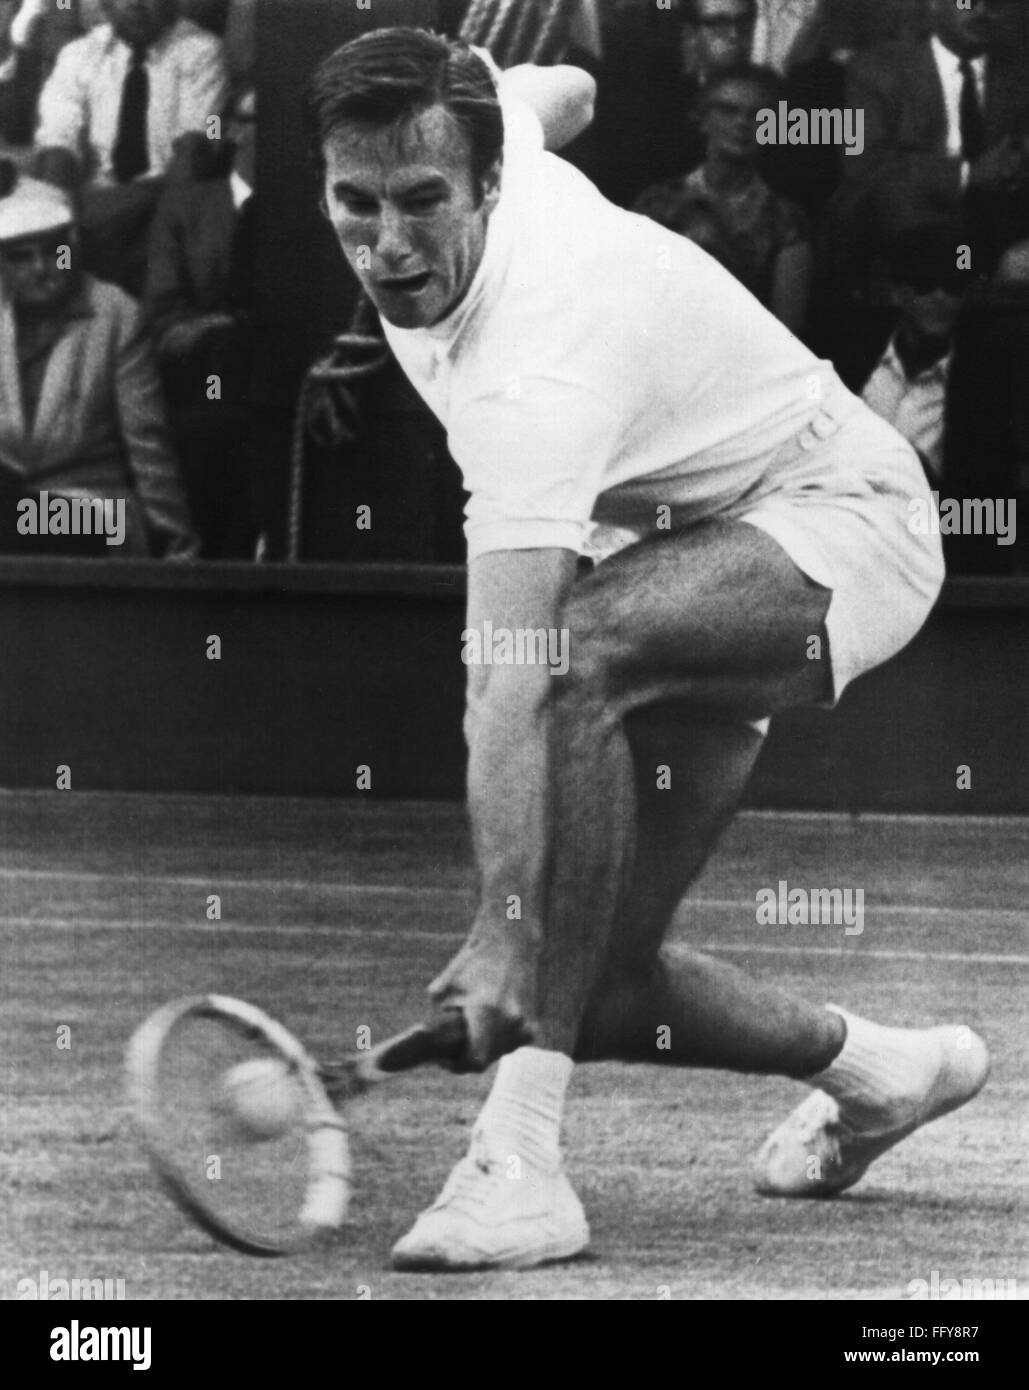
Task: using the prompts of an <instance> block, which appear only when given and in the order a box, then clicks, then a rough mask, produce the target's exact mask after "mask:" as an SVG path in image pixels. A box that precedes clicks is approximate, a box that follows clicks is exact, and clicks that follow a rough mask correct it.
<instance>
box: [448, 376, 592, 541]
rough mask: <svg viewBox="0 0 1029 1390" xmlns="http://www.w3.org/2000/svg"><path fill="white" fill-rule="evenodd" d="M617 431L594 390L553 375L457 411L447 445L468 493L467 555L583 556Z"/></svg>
mask: <svg viewBox="0 0 1029 1390" xmlns="http://www.w3.org/2000/svg"><path fill="white" fill-rule="evenodd" d="M617 429H618V426H617V421H616V418H615V415H614V413H613V411H612V410H611V408H610V407H609V406H608V405H607V404H606V403H605V402H604V400H603V399H602V398H601V397H600V396H599V395H598V394H597V393H596V392H594V391H591V390H589V389H588V388H586V387H580V386H576V385H573V384H569V383H567V382H564V381H560V380H557V379H554V378H547V377H539V378H531V379H526V380H524V381H521V380H519V379H518V378H512V379H511V380H510V381H508V382H507V383H506V384H505V386H504V388H503V389H502V390H498V391H497V392H496V393H495V394H493V395H490V396H482V397H479V398H477V399H475V400H473V401H471V402H469V403H468V404H467V405H465V406H464V407H463V408H461V409H459V410H458V411H457V413H456V415H455V417H454V418H453V419H452V421H451V425H450V431H449V445H450V451H451V453H452V455H453V457H454V459H455V460H456V462H457V463H458V465H459V466H460V468H461V471H462V473H463V475H464V484H465V487H466V488H467V490H468V492H469V493H470V494H471V495H470V498H469V501H468V505H467V508H466V511H465V517H466V521H465V535H466V537H467V541H468V555H469V558H470V559H473V558H475V557H476V556H477V555H482V554H484V553H486V552H487V551H494V550H540V549H545V548H549V547H556V548H559V549H564V550H573V551H575V552H576V553H580V552H581V551H582V549H583V545H584V542H585V537H586V528H587V524H588V522H589V520H590V517H591V515H592V513H593V506H594V503H595V502H596V499H597V494H598V491H599V489H600V483H601V479H602V478H603V475H604V471H605V466H606V465H607V463H608V461H609V459H610V458H611V455H612V452H613V450H614V449H615V448H616V446H617V441H618V435H617Z"/></svg>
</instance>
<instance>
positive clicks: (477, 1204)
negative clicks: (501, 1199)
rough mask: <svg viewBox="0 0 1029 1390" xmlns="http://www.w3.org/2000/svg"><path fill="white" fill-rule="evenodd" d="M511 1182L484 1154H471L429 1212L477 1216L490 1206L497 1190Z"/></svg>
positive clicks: (460, 1165)
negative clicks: (502, 1184) (444, 1210)
mask: <svg viewBox="0 0 1029 1390" xmlns="http://www.w3.org/2000/svg"><path fill="white" fill-rule="evenodd" d="M508 1181H509V1179H508V1177H507V1175H506V1174H505V1173H504V1170H503V1169H502V1168H501V1167H500V1165H499V1164H497V1163H493V1162H491V1161H490V1160H489V1158H487V1157H486V1156H485V1154H483V1153H482V1152H481V1151H480V1152H479V1153H475V1152H474V1151H473V1152H470V1153H468V1154H466V1155H465V1157H464V1158H463V1159H462V1160H461V1162H460V1163H459V1164H458V1165H457V1167H456V1168H455V1169H454V1171H453V1172H452V1173H451V1174H450V1177H449V1178H448V1179H447V1181H446V1184H445V1185H444V1188H443V1191H442V1192H441V1193H440V1195H439V1197H438V1199H437V1200H436V1201H435V1202H434V1203H433V1205H432V1206H431V1207H430V1208H429V1210H430V1211H439V1210H440V1209H441V1208H443V1207H447V1208H449V1209H450V1210H451V1211H457V1212H460V1213H461V1214H462V1215H469V1216H471V1215H474V1214H475V1213H476V1212H478V1211H480V1210H481V1209H482V1208H483V1207H486V1206H488V1205H489V1203H490V1201H491V1199H492V1197H493V1194H494V1192H495V1191H496V1189H497V1187H498V1186H499V1185H500V1184H501V1183H506V1182H508Z"/></svg>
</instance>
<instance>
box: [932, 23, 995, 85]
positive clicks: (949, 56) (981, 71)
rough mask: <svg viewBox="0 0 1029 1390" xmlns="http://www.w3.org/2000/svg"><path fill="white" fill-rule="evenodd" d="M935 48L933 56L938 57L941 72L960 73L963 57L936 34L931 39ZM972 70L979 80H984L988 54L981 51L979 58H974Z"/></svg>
mask: <svg viewBox="0 0 1029 1390" xmlns="http://www.w3.org/2000/svg"><path fill="white" fill-rule="evenodd" d="M930 43H931V44H932V49H933V57H934V58H935V59H936V66H937V67H938V68H939V69H940V71H941V72H948V73H951V74H953V75H954V76H958V75H960V72H961V61H962V60H961V59H960V58H959V57H958V55H957V54H956V53H954V52H952V51H951V50H950V49H949V48H948V47H947V45H946V44H945V43H943V42H941V40H940V39H939V37H938V36H937V35H936V34H933V36H932V38H931V39H930ZM972 71H973V72H974V73H975V75H976V78H977V80H979V81H982V79H983V77H984V75H985V73H986V54H985V53H980V55H979V57H978V58H973V59H972Z"/></svg>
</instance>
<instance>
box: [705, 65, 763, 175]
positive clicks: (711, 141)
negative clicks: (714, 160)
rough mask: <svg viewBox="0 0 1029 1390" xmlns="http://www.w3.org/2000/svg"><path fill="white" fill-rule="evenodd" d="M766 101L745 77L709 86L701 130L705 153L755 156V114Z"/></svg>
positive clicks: (727, 155) (742, 157) (730, 157)
mask: <svg viewBox="0 0 1029 1390" xmlns="http://www.w3.org/2000/svg"><path fill="white" fill-rule="evenodd" d="M766 105H767V102H766V101H765V99H764V96H763V93H762V91H761V89H760V88H759V87H758V86H757V85H756V84H755V83H753V82H747V81H745V80H740V81H732V82H728V81H723V82H721V83H719V85H718V86H717V87H715V88H713V89H709V93H708V105H707V113H706V115H705V118H704V132H705V134H706V135H707V138H708V153H709V154H711V153H717V154H720V155H723V156H724V157H725V158H727V159H733V160H745V159H750V158H754V157H755V156H756V155H757V150H758V143H757V117H758V112H759V111H761V110H762V109H763V108H764V107H765V106H766Z"/></svg>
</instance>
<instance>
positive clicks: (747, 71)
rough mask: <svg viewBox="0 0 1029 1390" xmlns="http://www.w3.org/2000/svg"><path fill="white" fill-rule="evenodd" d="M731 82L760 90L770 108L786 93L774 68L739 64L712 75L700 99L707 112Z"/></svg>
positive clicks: (753, 64) (754, 64)
mask: <svg viewBox="0 0 1029 1390" xmlns="http://www.w3.org/2000/svg"><path fill="white" fill-rule="evenodd" d="M730 82H746V83H747V84H748V85H749V86H751V87H757V88H759V89H760V91H761V94H762V99H763V100H764V101H766V102H767V104H768V105H769V106H775V104H776V103H777V102H778V101H779V99H780V97H781V96H782V94H783V91H784V87H783V81H782V78H781V77H780V76H779V74H778V73H777V72H776V71H775V69H774V68H764V67H761V66H760V65H759V64H757V63H737V64H736V65H735V66H734V67H731V68H724V69H723V70H722V71H721V72H716V73H712V75H711V76H710V77H709V78H708V80H707V82H706V83H705V85H704V90H703V92H702V94H701V98H700V100H701V105H702V107H703V109H704V110H705V111H706V110H707V109H708V107H709V106H710V105H711V101H712V98H713V97H714V95H715V93H716V92H718V91H719V90H720V89H721V88H722V87H725V86H727V85H728V84H729V83H730Z"/></svg>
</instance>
